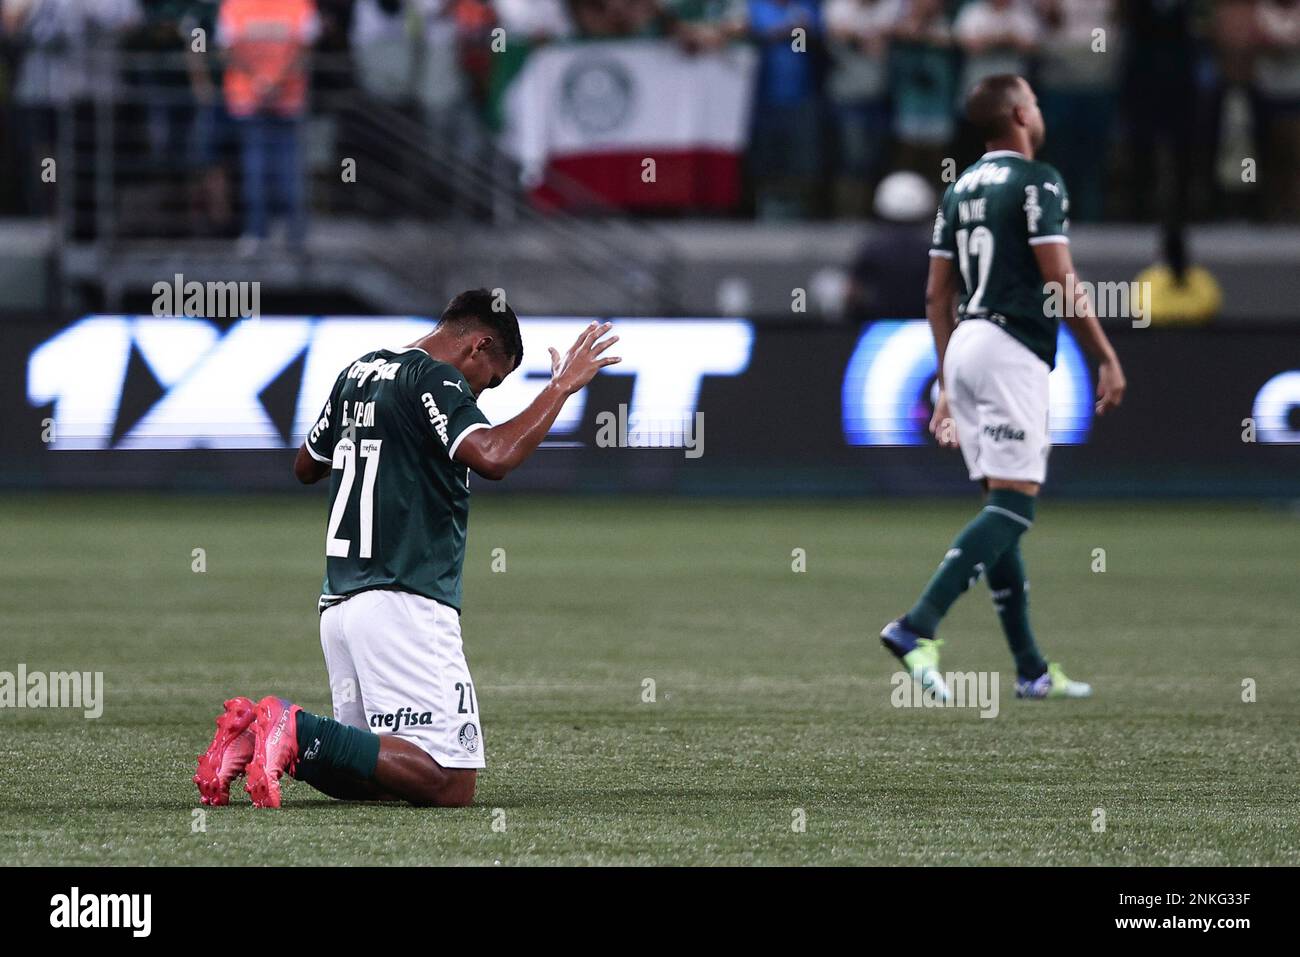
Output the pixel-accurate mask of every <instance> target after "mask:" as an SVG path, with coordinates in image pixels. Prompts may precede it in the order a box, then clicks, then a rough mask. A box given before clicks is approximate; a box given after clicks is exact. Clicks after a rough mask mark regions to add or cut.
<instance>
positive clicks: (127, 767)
mask: <svg viewBox="0 0 1300 957" xmlns="http://www.w3.org/2000/svg"><path fill="white" fill-rule="evenodd" d="M974 505H975V501H974V499H972V500H970V501H963V502H943V503H924V502H914V503H911V502H909V503H900V502H897V501H878V502H822V503H801V502H797V501H793V500H787V501H783V502H779V503H776V502H724V503H717V502H699V501H672V502H652V501H628V500H616V499H602V498H594V499H582V500H577V499H543V498H510V497H508V496H500V497H495V498H488V499H482V498H481V499H480V500H479V501H478V502H477V503H476V504H475V507H474V509H473V515H472V519H471V524H470V549H469V558H468V565H467V569H466V588H465V594H466V608H465V615H464V619H463V626H464V632H465V644H466V649H467V653H468V657H469V662H470V667H471V669H472V670H473V673H474V676H475V679H476V684H477V685H478V688H479V696H480V700H481V704H482V709H483V722H484V731H485V740H486V745H487V752H488V762H489V766H488V770H487V772H486V773H485V774H483V775H482V776H481V777H480V786H479V796H478V801H477V805H476V806H475V807H473V808H468V809H464V810H455V811H447V810H422V809H415V808H408V807H388V806H382V805H365V804H341V803H338V802H334V801H331V800H329V799H326V798H324V797H323V796H321V795H319V794H317V793H316V792H314V791H313V790H311V789H310V788H309V787H308V786H306V785H301V784H296V783H293V782H290V783H288V784H287V785H286V790H285V807H284V809H283V810H282V811H280V812H278V813H277V812H272V811H265V812H262V811H259V812H254V811H253V810H252V809H251V807H250V806H249V804H248V803H247V798H246V796H245V795H244V794H243V793H242V790H240V791H238V792H237V794H236V798H235V803H233V804H232V805H231V806H230V807H228V808H215V809H208V810H207V813H206V822H205V823H206V830H201V829H198V827H197V824H198V821H197V819H196V818H195V816H194V813H193V812H194V811H195V809H196V808H198V797H197V793H196V791H195V789H194V787H193V785H192V784H191V783H190V775H191V774H192V773H193V769H194V759H195V756H196V755H197V754H198V753H199V752H200V751H201V750H203V748H205V747H206V745H207V742H208V740H209V737H210V734H211V729H212V719H213V717H214V716H215V715H216V713H217V710H218V708H219V707H220V703H221V701H222V699H223V698H225V697H227V696H229V695H232V694H235V693H243V694H247V695H249V696H251V697H253V698H257V697H260V696H261V695H264V694H269V693H272V692H275V693H280V694H283V695H285V696H288V697H291V698H293V699H294V700H295V701H297V702H299V703H301V704H302V705H304V706H305V707H307V708H309V709H311V710H315V711H319V712H323V713H328V711H329V703H328V689H327V686H326V679H325V671H324V665H323V663H322V660H321V655H320V648H319V644H318V640H317V633H316V613H315V600H316V594H317V589H318V587H319V583H320V574H321V570H322V563H323V557H322V552H323V547H322V538H323V535H324V523H325V517H326V516H325V510H324V505H323V503H322V500H321V499H319V498H317V497H315V496H311V495H304V496H298V497H284V498H169V497H159V496H152V497H145V496H118V495H96V496H71V495H70V496H49V497H46V496H42V497H18V498H10V499H8V500H6V501H4V502H3V503H0V578H2V580H0V596H2V597H0V606H2V607H3V609H4V614H3V630H4V637H3V639H0V671H10V672H12V671H15V670H16V668H17V666H18V664H19V663H20V662H22V663H25V664H26V665H27V667H28V669H29V670H32V671H35V670H43V671H63V670H71V669H76V670H84V671H103V672H104V673H105V685H106V695H105V697H106V704H105V710H104V714H103V717H102V718H100V719H98V720H85V719H84V718H83V717H82V716H81V714H80V713H79V712H74V711H56V710H8V709H6V710H0V860H3V861H4V862H6V863H19V864H177V863H179V864H194V865H209V864H247V863H254V864H334V865H340V864H413V865H418V864H453V863H454V864H483V865H493V864H497V863H500V864H501V865H524V864H928V863H945V864H1182V865H1201V864H1211V865H1217V864H1297V863H1300V770H1298V769H1300V741H1298V740H1297V734H1296V729H1297V728H1300V694H1297V687H1298V686H1300V654H1298V653H1297V646H1296V639H1297V623H1298V622H1300V593H1298V592H1297V590H1296V570H1297V568H1300V515H1298V514H1297V513H1296V512H1294V511H1288V510H1286V509H1283V508H1277V509H1269V508H1266V507H1262V506H1259V507H1257V506H1240V507H1237V506H1232V507H1229V506H1221V505H1203V506H1195V505H1180V504H1140V505H1132V506H1127V505H1093V504H1077V503H1067V502H1059V501H1054V500H1052V499H1051V498H1050V497H1049V498H1048V499H1046V500H1045V501H1044V502H1043V503H1042V506H1041V507H1040V509H1039V521H1038V522H1037V524H1036V526H1035V528H1034V530H1033V532H1032V533H1030V534H1029V535H1028V536H1026V538H1025V539H1024V542H1023V544H1024V550H1025V555H1026V562H1027V565H1028V568H1029V571H1030V576H1031V579H1032V581H1033V591H1032V596H1033V611H1034V619H1035V624H1036V628H1037V632H1038V636H1039V641H1040V644H1041V645H1042V646H1043V648H1044V650H1045V652H1046V653H1047V654H1048V656H1049V657H1050V658H1053V659H1056V660H1060V661H1062V662H1063V663H1064V664H1065V666H1066V669H1067V671H1068V672H1069V673H1070V674H1071V675H1072V676H1074V677H1078V678H1081V679H1084V680H1088V681H1091V682H1092V683H1093V684H1094V686H1095V688H1096V692H1097V696H1096V697H1095V698H1094V699H1092V700H1090V701H1083V702H1050V703H1040V702H1032V703H1031V702H1021V701H1016V700H1015V699H1014V697H1013V679H1014V673H1013V671H1012V669H1011V667H1010V658H1009V655H1008V654H1007V651H1006V648H1005V645H1004V643H1003V640H1002V637H1001V634H1000V632H999V630H998V626H997V620H996V617H995V616H994V614H993V611H992V608H991V606H990V602H989V598H988V592H987V589H986V588H984V586H983V585H978V586H976V588H975V589H973V590H972V591H971V592H970V593H968V594H967V596H965V598H963V600H962V601H961V602H960V603H959V604H958V606H957V608H956V610H955V611H954V613H953V615H952V616H951V617H950V618H949V620H948V621H947V622H946V623H945V627H944V631H943V637H944V638H945V639H946V640H947V645H946V646H945V649H944V651H945V657H944V668H945V670H959V671H966V670H988V671H1001V672H1002V681H1001V701H1000V713H999V714H998V716H997V717H996V718H994V719H981V718H980V717H979V716H978V713H977V712H976V711H975V710H955V709H948V710H933V709H929V710H927V709H908V708H895V707H893V706H892V705H891V703H890V691H891V687H890V683H889V677H890V674H891V673H892V672H893V671H894V670H895V667H894V663H893V660H892V659H891V658H889V657H888V656H887V655H886V654H885V653H884V651H883V650H882V649H881V648H880V646H879V643H878V642H877V640H876V638H875V633H876V631H877V630H878V629H879V626H880V625H881V624H882V623H883V622H884V621H886V620H887V619H888V618H890V617H892V616H894V615H896V614H898V613H899V612H900V611H902V610H904V609H905V608H906V607H907V605H908V604H909V603H910V601H911V599H912V598H913V596H914V595H915V593H916V591H917V590H918V589H919V588H920V586H921V585H922V584H923V583H924V581H925V580H926V578H927V577H928V576H929V574H930V573H931V571H932V570H933V568H934V566H935V565H936V563H937V562H938V560H939V559H940V558H941V557H942V554H943V551H944V549H946V548H947V545H948V543H949V541H950V540H951V538H952V535H953V533H954V532H955V530H956V529H957V528H958V527H960V525H961V524H963V523H964V522H965V521H966V519H967V517H968V516H969V515H970V514H971V512H972V511H973V508H974ZM196 548H201V549H204V554H205V558H206V571H205V572H202V573H196V572H195V571H193V570H192V565H193V562H194V560H195V559H194V553H193V550H194V549H196ZM497 548H500V549H504V550H505V552H504V555H505V561H506V570H505V572H504V573H494V572H493V571H492V570H491V564H492V560H493V550H494V549H497ZM796 548H802V549H805V550H806V555H807V570H806V571H805V572H802V573H796V572H794V571H792V561H793V559H792V550H793V549H796ZM1095 549H1104V550H1105V565H1106V570H1105V572H1095V571H1093V570H1092V569H1093V566H1094V562H1095V561H1096V557H1095V554H1094V550H1095ZM647 679H650V680H653V682H654V697H655V700H654V702H653V703H649V702H646V701H644V700H643V697H644V696H645V689H646V687H647V686H646V684H645V682H646V681H647ZM1244 679H1253V680H1254V681H1255V682H1256V683H1257V698H1258V700H1257V701H1255V702H1254V703H1245V702H1243V700H1242V694H1243V687H1242V686H1243V680H1244ZM1097 808H1101V809H1103V810H1104V813H1105V830H1104V831H1100V832H1099V831H1097V830H1095V829H1094V821H1095V820H1097V818H1096V815H1095V813H1094V809H1097ZM801 819H802V820H804V821H805V822H806V823H805V827H804V828H803V829H802V830H800V829H799V828H798V825H799V823H800V820H801ZM494 824H495V827H494Z"/></svg>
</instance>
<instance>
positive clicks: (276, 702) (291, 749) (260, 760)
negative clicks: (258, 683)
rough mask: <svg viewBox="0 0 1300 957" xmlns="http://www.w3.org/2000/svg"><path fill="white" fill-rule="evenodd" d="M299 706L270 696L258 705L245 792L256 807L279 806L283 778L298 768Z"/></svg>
mask: <svg viewBox="0 0 1300 957" xmlns="http://www.w3.org/2000/svg"><path fill="white" fill-rule="evenodd" d="M301 710H302V708H300V707H298V706H297V705H296V704H292V703H290V702H288V701H285V700H284V699H283V698H276V697H274V696H271V695H268V696H267V697H265V698H263V699H262V700H261V701H259V702H258V703H257V708H256V712H257V717H256V719H255V720H254V721H253V737H254V744H253V759H252V760H251V761H250V762H249V763H248V780H247V781H246V782H244V790H245V791H247V792H248V793H249V795H250V796H251V797H252V799H253V807H279V806H280V776H281V775H283V774H293V771H294V769H295V768H296V767H297V766H298V720H297V715H298V712H299V711H301Z"/></svg>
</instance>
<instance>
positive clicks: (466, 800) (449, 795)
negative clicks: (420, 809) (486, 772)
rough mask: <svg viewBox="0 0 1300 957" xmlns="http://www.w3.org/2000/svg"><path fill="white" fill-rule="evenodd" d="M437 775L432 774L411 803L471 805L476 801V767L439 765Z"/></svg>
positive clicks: (444, 805)
mask: <svg viewBox="0 0 1300 957" xmlns="http://www.w3.org/2000/svg"><path fill="white" fill-rule="evenodd" d="M438 771H439V772H440V773H439V774H437V775H430V776H429V777H428V780H427V783H425V782H422V786H421V787H420V788H419V789H418V791H417V793H416V794H415V795H413V796H412V798H411V803H412V804H418V805H421V806H427V807H469V806H470V805H471V804H473V803H474V788H475V786H476V785H477V783H478V771H476V770H475V769H474V768H444V767H441V766H438Z"/></svg>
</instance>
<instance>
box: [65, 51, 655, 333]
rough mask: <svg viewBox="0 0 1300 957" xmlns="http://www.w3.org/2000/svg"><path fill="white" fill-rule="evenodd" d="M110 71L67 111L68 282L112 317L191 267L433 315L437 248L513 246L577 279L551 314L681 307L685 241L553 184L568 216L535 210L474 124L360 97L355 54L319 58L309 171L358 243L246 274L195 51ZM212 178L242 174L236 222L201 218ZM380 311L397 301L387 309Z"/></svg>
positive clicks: (226, 137) (325, 216) (516, 175)
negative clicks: (357, 283) (209, 156)
mask: <svg viewBox="0 0 1300 957" xmlns="http://www.w3.org/2000/svg"><path fill="white" fill-rule="evenodd" d="M113 62H114V65H115V70H116V76H117V77H118V81H117V82H116V83H114V84H112V85H111V86H102V87H100V88H97V89H96V90H95V91H94V95H93V97H92V98H91V99H90V100H88V101H86V100H83V101H77V102H70V103H65V104H63V105H61V106H59V107H57V108H56V111H55V112H56V116H55V118H56V121H57V144H58V145H57V158H58V168H59V171H60V176H59V180H60V182H61V183H62V184H64V185H63V187H62V188H60V190H59V205H58V218H59V223H60V234H61V237H62V250H61V255H60V262H61V264H62V267H63V274H64V280H65V282H66V283H71V282H77V281H82V282H85V281H100V282H101V283H102V284H103V286H104V287H105V295H106V298H107V299H108V301H109V302H110V304H114V300H115V299H120V297H121V295H122V294H123V293H124V292H125V291H128V290H131V289H134V288H137V287H138V285H139V283H140V282H142V281H145V282H147V283H148V284H149V285H151V284H152V282H153V281H156V280H157V279H161V278H165V277H166V276H168V275H170V272H169V271H170V270H172V269H180V270H181V271H183V270H184V266H185V265H186V264H187V263H189V264H191V266H192V267H195V266H201V267H202V268H204V269H209V270H211V269H222V268H223V267H221V265H220V264H221V263H223V262H228V263H229V266H228V271H231V272H235V273H239V274H240V275H241V276H243V277H245V278H247V277H249V276H254V275H265V276H268V277H279V281H284V282H286V283H288V284H292V282H293V281H294V279H293V277H295V276H296V277H298V279H299V280H300V281H301V282H303V283H304V284H306V285H312V284H315V285H317V286H319V284H320V282H321V281H322V280H329V279H330V278H332V279H333V280H335V281H337V279H338V278H339V270H340V269H348V268H349V267H355V269H357V270H358V271H361V270H363V269H372V270H378V271H379V272H380V273H382V274H384V281H386V282H392V283H395V284H397V285H399V286H402V287H404V288H405V289H407V290H408V293H407V294H406V295H405V297H401V296H398V297H396V298H399V299H403V298H404V300H409V299H413V298H419V299H421V300H422V301H423V302H425V303H426V305H425V308H426V309H427V303H428V301H429V298H428V297H429V296H435V297H436V296H437V295H439V294H441V292H442V291H443V286H445V283H446V280H447V277H446V276H445V275H442V274H441V273H440V271H439V270H438V268H437V264H436V263H431V262H430V259H429V256H428V255H427V247H428V245H429V240H430V239H431V238H432V239H435V240H437V241H441V242H443V243H444V244H448V243H449V244H450V245H451V246H453V247H455V248H457V249H458V250H459V251H461V252H464V251H466V250H468V249H471V248H472V249H473V250H475V252H476V253H481V254H482V258H481V259H476V262H482V265H483V266H484V268H485V269H490V268H491V264H492V257H493V256H494V255H497V254H498V253H496V252H494V251H497V250H500V249H501V244H502V241H503V240H504V239H514V240H517V241H526V242H528V243H530V244H531V245H532V246H533V247H534V248H537V249H542V250H545V251H546V254H547V256H548V257H551V258H552V259H554V258H555V257H559V260H560V261H561V263H562V265H563V267H564V268H562V269H549V270H547V272H548V275H547V278H546V282H547V283H548V292H550V293H552V294H553V296H552V298H551V301H552V302H553V303H563V304H568V305H567V306H566V308H569V309H574V310H577V309H580V308H584V307H589V305H590V298H591V295H592V290H593V289H594V288H598V287H601V288H606V289H608V290H609V292H610V294H611V295H615V294H616V295H617V296H618V298H620V299H621V300H622V301H624V302H626V303H628V307H629V308H636V309H639V310H643V311H644V312H646V313H661V314H663V313H672V312H674V311H676V310H677V308H678V300H677V296H676V294H675V291H674V283H673V279H674V276H675V274H676V272H677V270H676V268H675V264H676V259H677V257H676V254H675V251H674V248H673V244H672V243H671V242H670V241H668V240H667V239H666V238H664V237H663V236H662V235H660V234H658V233H657V232H656V230H655V229H654V228H653V227H652V226H650V225H648V224H646V223H642V222H639V221H636V220H629V219H628V218H626V216H625V215H623V214H621V213H619V212H618V211H617V210H614V209H611V208H609V207H608V206H607V205H605V204H604V203H603V201H602V200H601V199H600V198H599V197H596V196H595V195H592V194H590V193H587V192H586V191H585V190H584V189H583V188H582V187H581V186H579V185H578V184H576V183H573V182H571V181H565V180H564V179H563V178H561V177H558V176H555V175H554V174H548V177H547V180H546V185H547V186H548V187H550V188H551V189H554V190H556V191H558V192H560V193H562V194H563V195H564V196H565V197H566V199H567V200H568V203H569V206H570V207H571V209H570V210H568V211H557V210H542V209H539V208H537V206H535V205H534V204H533V203H532V202H531V201H530V199H529V198H528V196H527V195H526V192H525V190H524V189H523V188H522V186H521V182H520V170H519V169H518V167H517V165H516V164H515V163H514V161H513V160H512V159H511V158H509V157H508V156H507V155H506V154H505V153H503V152H502V151H501V150H500V149H498V147H497V146H496V144H495V142H494V138H493V135H492V133H491V132H490V131H489V130H488V129H487V127H486V126H485V124H484V123H483V122H482V121H481V120H480V119H479V118H478V117H477V116H474V115H472V114H471V113H470V112H469V111H462V112H460V113H458V114H457V115H456V116H455V117H454V125H453V126H450V127H446V128H442V129H439V128H435V127H434V126H432V125H431V124H430V123H429V122H425V120H424V118H422V117H421V116H420V115H419V112H418V111H417V110H415V109H413V108H409V107H406V106H405V105H399V104H395V103H391V102H385V101H383V100H381V99H377V98H375V97H373V96H370V95H367V94H366V93H365V92H364V91H362V90H361V89H360V88H359V87H358V86H357V85H355V84H354V83H353V82H352V79H351V66H350V61H349V59H348V58H347V57H346V56H332V57H329V56H318V57H316V58H315V59H314V60H313V61H312V64H311V72H312V77H313V81H314V83H313V90H312V92H311V93H310V94H309V105H308V108H307V110H306V113H305V115H304V116H303V118H302V120H301V123H302V126H301V131H300V132H301V143H300V153H301V154H302V155H303V156H304V160H303V162H301V163H300V168H299V171H298V172H299V176H300V177H301V188H302V189H303V190H304V194H305V196H306V205H307V208H308V209H309V210H311V211H312V213H313V215H315V216H316V217H317V222H318V224H324V223H325V222H327V221H328V222H331V223H333V225H334V226H335V229H336V231H335V236H336V237H337V236H339V235H344V234H350V233H355V235H356V237H357V239H356V241H355V242H352V241H348V242H335V243H333V244H328V243H327V244H325V245H329V246H331V248H330V249H324V248H322V244H321V243H316V242H315V241H314V239H315V238H316V237H315V236H313V237H312V240H313V241H311V242H308V243H307V244H306V246H305V247H304V248H302V249H300V250H295V249H292V248H289V249H285V248H281V247H275V246H272V247H271V248H267V249H263V250H261V251H259V252H258V254H257V256H256V258H255V260H253V261H240V259H239V256H238V255H237V252H236V248H235V243H234V242H233V239H234V237H235V235H236V233H237V229H236V224H237V222H238V210H239V207H238V204H237V202H235V201H234V200H235V198H236V197H238V195H239V192H238V191H237V190H235V189H233V188H231V187H230V186H229V184H231V183H233V182H234V180H235V178H236V177H235V176H234V175H233V174H234V173H236V171H237V169H238V163H237V155H236V149H235V142H234V139H235V136H234V133H235V128H234V124H233V123H232V122H231V121H229V120H228V119H226V118H224V116H223V115H222V113H221V112H220V111H218V110H216V109H209V108H207V107H206V105H205V104H201V103H199V102H198V101H197V100H196V99H195V96H194V95H193V94H192V92H191V89H190V86H189V78H188V75H187V73H186V69H187V66H186V60H185V54H184V53H175V54H173V53H162V54H141V53H120V54H115V55H114V56H113ZM216 95H217V97H218V98H219V97H220V91H217V93H216ZM200 123H209V124H215V126H216V129H215V130H211V129H210V130H208V131H206V135H210V136H214V137H215V139H216V141H217V143H218V145H219V147H220V149H219V152H218V153H217V154H216V157H215V160H214V161H213V163H212V164H211V165H210V166H206V165H204V164H202V163H198V162H196V161H195V158H194V156H193V153H194V142H193V140H194V137H195V136H196V135H199V132H200V131H199V129H198V125H199V124H200ZM440 134H441V136H440ZM345 151H346V156H345V155H344V152H345ZM344 158H347V159H351V160H353V161H355V164H356V167H355V168H356V169H357V170H359V173H358V175H356V176H355V177H353V178H351V179H348V180H347V181H345V179H344V177H342V176H341V175H340V162H341V160H342V159H344ZM213 170H221V171H224V173H228V174H232V175H230V176H229V177H228V178H227V184H228V186H227V189H228V194H229V196H230V197H231V198H232V203H231V210H232V213H233V214H234V217H235V219H234V220H233V221H232V222H228V223H225V224H222V223H219V222H212V221H208V220H205V219H204V217H202V216H200V215H197V214H196V209H195V204H196V202H198V201H199V200H198V199H196V193H198V192H199V191H201V190H203V189H204V188H205V186H204V184H203V183H202V182H200V179H201V178H202V177H205V176H210V175H221V174H219V173H214V172H213ZM223 226H224V229H223V228H222V227H223ZM367 230H369V231H371V232H367ZM382 284H383V283H382V282H380V283H379V285H382ZM368 288H370V289H371V290H373V289H374V288H376V282H375V281H371V282H370V283H369V286H368ZM378 298H380V299H383V298H384V297H383V295H382V294H380V295H379V296H378ZM385 305H387V307H388V308H393V307H394V305H395V303H393V302H391V301H390V302H387V303H376V306H377V307H379V308H383V307H384V306H385Z"/></svg>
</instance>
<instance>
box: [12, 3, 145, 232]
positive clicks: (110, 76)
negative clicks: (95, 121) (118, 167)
mask: <svg viewBox="0 0 1300 957" xmlns="http://www.w3.org/2000/svg"><path fill="white" fill-rule="evenodd" d="M0 18H2V19H3V23H4V32H5V34H6V35H7V36H9V37H12V38H13V40H14V41H15V42H16V43H17V44H18V45H19V46H20V49H21V60H20V62H19V67H18V74H17V79H16V81H15V84H14V90H13V98H14V103H15V105H16V107H17V109H16V113H17V121H18V136H17V138H18V150H17V152H18V156H19V162H20V164H21V165H20V169H21V171H22V172H21V174H20V175H22V176H23V178H24V180H25V182H24V189H23V190H22V195H23V196H24V197H26V201H27V211H28V212H29V213H39V214H48V213H50V212H52V210H53V202H54V196H53V191H52V190H51V189H50V188H49V185H48V184H47V183H43V182H42V181H41V172H42V168H41V166H42V163H43V162H44V161H45V160H46V159H47V158H53V157H55V156H56V146H57V145H58V144H57V127H56V124H57V115H58V112H59V110H60V109H63V110H66V111H67V113H68V117H69V120H70V122H71V123H72V124H73V125H72V127H71V128H70V129H69V130H68V132H69V135H70V136H72V137H73V138H74V139H77V138H80V137H79V134H81V133H83V132H84V131H86V130H88V129H89V128H90V126H91V123H92V118H91V115H90V112H89V109H88V103H89V101H90V99H91V98H92V97H93V96H95V95H100V96H105V97H109V98H111V97H112V96H113V95H114V91H115V90H116V88H117V78H118V69H117V64H116V61H115V59H114V57H113V48H114V45H115V44H116V43H117V42H118V40H119V39H120V38H121V35H122V34H123V33H124V32H125V31H126V30H128V29H130V28H131V27H134V26H135V25H137V24H138V23H139V22H140V20H141V10H140V5H139V3H138V2H137V0H3V4H2V5H0ZM65 182H66V181H65ZM68 185H69V186H70V187H71V188H72V191H73V194H74V195H73V198H72V200H71V203H70V205H71V206H73V207H74V208H75V210H76V211H77V212H79V213H84V212H86V210H87V207H86V205H85V203H89V202H91V201H92V200H91V196H90V195H88V194H90V192H91V191H90V190H89V189H88V188H87V189H82V188H80V187H84V186H87V185H88V184H85V183H82V184H80V186H79V184H77V183H76V182H75V181H74V182H72V183H69V184H68ZM83 194H87V195H85V196H84V203H83V202H79V201H78V199H77V197H78V196H82V195H83ZM90 228H91V227H90V225H89V223H88V222H83V223H79V224H78V225H76V226H75V227H74V229H75V231H76V232H77V233H79V234H81V235H86V234H87V233H88V232H89V230H90Z"/></svg>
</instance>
